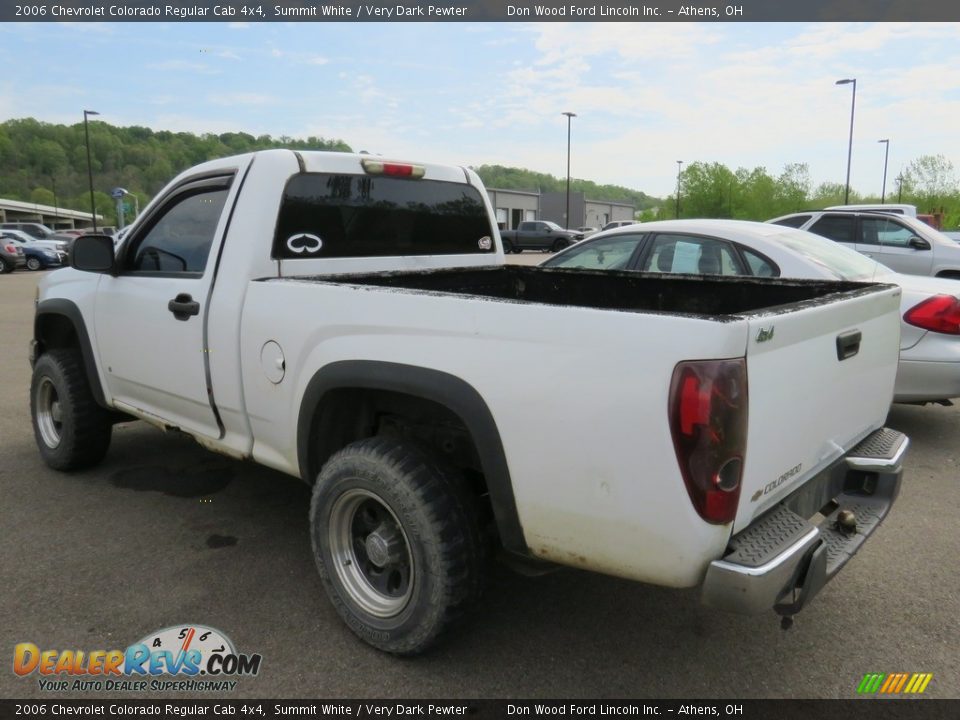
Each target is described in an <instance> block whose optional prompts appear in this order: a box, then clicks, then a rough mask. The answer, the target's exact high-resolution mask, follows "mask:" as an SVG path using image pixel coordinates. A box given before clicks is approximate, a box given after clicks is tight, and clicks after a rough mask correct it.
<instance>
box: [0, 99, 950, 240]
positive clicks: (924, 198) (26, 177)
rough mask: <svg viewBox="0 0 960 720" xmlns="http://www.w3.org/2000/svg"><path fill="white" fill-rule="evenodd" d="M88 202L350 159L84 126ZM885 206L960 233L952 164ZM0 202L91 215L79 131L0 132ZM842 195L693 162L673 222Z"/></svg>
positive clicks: (521, 186)
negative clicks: (932, 216) (188, 181)
mask: <svg viewBox="0 0 960 720" xmlns="http://www.w3.org/2000/svg"><path fill="white" fill-rule="evenodd" d="M88 126H89V132H90V160H91V166H92V170H93V175H94V190H95V192H94V201H95V205H96V208H97V212H98V213H100V214H101V215H103V216H104V224H106V225H113V224H116V217H115V201H114V200H112V199H111V198H110V195H109V190H110V189H111V188H114V187H122V188H125V189H126V190H127V191H129V192H130V193H131V194H133V195H135V196H136V199H137V202H138V203H139V205H140V207H141V208H143V207H145V206H146V204H147V203H148V202H149V200H150V199H151V198H152V197H153V196H154V195H155V194H156V193H157V192H158V191H159V190H160V189H161V188H162V187H163V186H164V185H165V184H166V183H167V182H169V180H170V179H171V178H173V177H174V176H175V175H177V174H178V173H180V172H182V171H183V170H186V169H187V168H189V167H191V166H193V165H196V164H198V163H201V162H204V161H206V160H212V159H214V158H218V157H226V156H228V155H236V154H239V153H245V152H252V151H255V150H267V149H272V148H289V149H292V150H333V151H343V152H350V151H351V148H350V146H349V145H347V143H345V142H344V141H342V140H330V139H326V138H321V137H308V138H306V139H296V138H291V137H287V136H280V137H276V138H275V137H272V136H270V135H260V136H257V137H255V136H253V135H250V134H248V133H243V132H237V133H221V134H219V135H217V134H213V133H205V134H202V135H196V134H194V133H188V132H171V131H167V130H156V131H155V130H152V129H150V128H147V127H140V126H131V127H116V126H113V125H110V124H109V123H106V122H103V121H101V120H96V119H94V120H91V121H90V122H89V123H88ZM474 169H475V170H476V172H477V174H478V175H479V176H480V178H481V179H482V180H483V182H484V184H485V185H486V186H487V187H495V188H501V189H504V190H527V191H541V192H561V191H564V190H565V189H566V179H565V178H558V177H554V176H553V175H549V174H546V173H539V172H535V171H533V170H526V169H523V168H515V167H504V166H502V165H481V166H479V167H476V168H474ZM887 188H888V190H887V196H886V201H887V202H905V203H912V204H915V205H916V206H917V207H918V209H919V210H920V211H921V212H939V211H941V210H942V211H943V213H944V215H945V218H944V227H946V228H953V227H957V226H958V225H960V187H958V181H957V176H956V174H955V172H954V168H953V164H952V163H951V162H950V161H949V160H947V159H946V158H945V157H944V156H942V155H925V156H922V157H920V158H918V159H916V160H914V161H913V162H911V163H910V164H909V166H907V168H906V169H905V170H904V171H903V172H902V173H900V174H899V175H898V176H896V177H890V178H888V182H887ZM570 189H571V191H572V192H582V193H583V194H584V195H585V196H586V197H587V198H589V199H595V200H609V201H613V202H626V203H633V205H634V207H636V208H637V219H639V220H654V219H662V218H671V217H676V214H677V212H676V211H677V202H676V199H677V198H676V195H670V196H668V197H666V198H663V199H659V198H656V197H652V196H650V195H648V194H646V193H644V192H641V191H640V190H634V189H631V188H627V187H623V186H619V185H601V184H597V183H595V182H593V181H590V180H583V179H579V178H575V179H571V182H570ZM0 197H3V198H8V199H11V200H21V201H25V202H35V203H40V204H43V205H51V206H59V207H63V208H70V209H74V210H81V211H89V209H90V196H89V187H88V179H87V146H86V140H85V135H84V126H83V123H82V122H80V123H75V124H73V125H58V124H51V123H44V122H40V121H38V120H35V119H33V118H23V119H18V120H7V121H6V122H3V123H0ZM843 201H844V186H843V185H842V184H840V183H821V184H820V185H818V186H816V187H814V186H813V184H812V182H811V180H810V174H809V169H808V167H807V165H806V164H804V163H793V164H790V165H787V166H786V167H785V168H784V169H783V171H782V172H781V173H780V174H779V175H777V176H773V175H771V174H770V173H769V172H768V171H767V170H766V168H763V167H757V168H754V169H752V170H748V169H746V168H738V169H737V170H731V169H730V168H728V167H727V166H725V165H722V164H720V163H707V162H694V163H691V164H690V165H688V166H687V167H686V168H685V169H684V170H683V171H682V173H681V175H680V203H679V206H680V216H681V217H713V218H737V219H742V220H767V219H770V218H772V217H776V216H778V215H784V214H786V213H791V212H797V211H800V210H809V209H816V208H823V207H826V206H828V205H839V204H842V203H843ZM879 201H880V198H879V197H874V196H871V195H864V194H860V193H858V192H857V191H856V190H855V189H851V192H850V202H851V203H855V202H856V203H862V202H879Z"/></svg>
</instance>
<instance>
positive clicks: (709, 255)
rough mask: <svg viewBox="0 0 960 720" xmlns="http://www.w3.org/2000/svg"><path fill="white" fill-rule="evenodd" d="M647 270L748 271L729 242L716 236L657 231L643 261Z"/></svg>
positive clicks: (709, 272)
mask: <svg viewBox="0 0 960 720" xmlns="http://www.w3.org/2000/svg"><path fill="white" fill-rule="evenodd" d="M642 269H643V270H644V271H645V272H665V273H692V274H695V275H743V274H745V273H744V271H743V268H742V267H741V265H740V263H739V261H738V260H737V257H736V253H734V251H733V248H732V247H731V246H730V243H728V242H726V241H725V240H718V239H717V238H707V237H696V236H689V235H673V234H664V235H658V236H657V237H656V238H655V239H654V241H653V245H652V247H651V248H650V251H649V252H648V253H647V257H646V260H645V261H644V263H643V268H642Z"/></svg>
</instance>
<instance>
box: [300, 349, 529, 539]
mask: <svg viewBox="0 0 960 720" xmlns="http://www.w3.org/2000/svg"><path fill="white" fill-rule="evenodd" d="M343 388H358V389H368V390H387V391H392V392H398V393H403V394H405V395H411V396H414V397H419V398H423V399H425V400H430V401H432V402H435V403H437V404H438V405H442V406H443V407H445V408H447V409H448V410H450V411H451V412H453V413H455V414H456V415H457V416H458V417H459V418H460V419H461V420H462V421H463V423H464V425H466V428H467V431H468V432H469V433H470V435H471V437H472V438H473V441H474V443H475V444H476V447H477V452H478V454H479V456H480V464H481V467H482V469H483V474H484V477H485V479H486V483H487V490H488V491H489V493H490V504H491V506H492V508H493V514H494V518H495V520H496V523H497V529H498V531H499V533H500V540H501V542H502V544H503V546H504V548H505V549H507V550H510V551H512V552H517V553H521V554H524V555H526V554H528V553H529V551H528V549H527V544H526V540H525V539H524V535H523V528H522V526H521V525H520V518H519V516H518V514H517V505H516V500H515V498H514V495H513V485H512V483H511V480H510V469H509V467H508V465H507V457H506V454H505V453H504V450H503V443H502V442H501V440H500V432H499V430H497V425H496V422H495V421H494V419H493V414H492V413H491V412H490V409H489V408H488V407H487V404H486V402H485V401H484V400H483V398H482V397H481V396H480V393H478V392H477V390H476V389H475V388H474V387H473V386H472V385H470V384H469V383H467V382H466V381H464V380H462V379H460V378H458V377H456V376H454V375H450V374H449V373H445V372H442V371H440V370H432V369H429V368H423V367H417V366H414V365H403V364H399V363H391V362H381V361H375V360H346V361H340V362H334V363H330V364H329V365H326V366H324V367H323V368H321V369H320V370H318V371H317V373H316V374H315V375H314V376H313V377H312V378H311V380H310V382H309V383H308V384H307V388H306V390H305V391H304V394H303V399H302V400H301V402H300V414H299V416H298V419H297V461H298V464H299V466H300V476H301V477H302V478H303V479H304V480H305V481H307V482H308V483H312V482H313V478H311V477H310V474H311V473H310V467H309V465H310V444H311V442H313V438H312V437H311V436H312V434H313V428H312V427H311V425H312V420H313V418H314V416H315V413H316V410H317V408H318V407H320V405H321V404H322V403H323V398H324V396H325V395H326V394H327V393H328V392H330V391H331V390H337V389H343Z"/></svg>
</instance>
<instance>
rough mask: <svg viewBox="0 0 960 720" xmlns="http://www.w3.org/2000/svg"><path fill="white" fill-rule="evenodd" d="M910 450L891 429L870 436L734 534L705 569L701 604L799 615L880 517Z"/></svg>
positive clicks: (890, 501) (889, 503)
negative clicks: (770, 610) (722, 553)
mask: <svg viewBox="0 0 960 720" xmlns="http://www.w3.org/2000/svg"><path fill="white" fill-rule="evenodd" d="M909 444H910V441H909V440H908V439H907V436H906V435H904V434H902V433H900V432H897V431H896V430H890V429H888V428H883V429H880V430H877V431H876V432H874V433H872V434H871V435H869V436H868V437H867V438H866V439H864V440H863V441H862V442H861V443H859V444H858V445H857V446H856V447H855V448H853V449H852V450H851V451H850V452H849V453H847V455H846V456H845V457H844V458H842V459H841V460H839V461H838V462H837V463H835V464H834V465H833V466H832V467H830V468H828V469H826V470H825V471H824V472H822V473H821V474H820V475H818V476H817V477H816V478H814V479H812V480H810V481H809V482H807V483H805V484H804V485H803V486H802V487H801V488H799V489H798V490H797V491H796V492H794V493H793V494H791V495H790V496H789V497H787V498H786V499H784V500H783V501H782V502H781V503H779V504H778V505H776V506H775V507H773V508H771V509H770V510H769V511H767V512H766V513H764V515H763V516H761V517H760V518H757V519H756V520H755V521H754V522H752V523H751V524H750V525H749V526H748V527H747V528H744V530H742V531H741V532H739V533H737V534H736V535H734V536H733V537H732V538H731V539H730V543H729V545H728V547H727V552H726V553H725V554H724V556H723V557H722V558H721V559H719V560H714V561H713V562H712V563H710V566H709V568H708V569H707V575H706V578H705V580H704V583H703V594H702V600H703V602H704V603H705V604H707V605H710V606H713V607H717V608H721V609H724V610H729V611H732V612H738V613H747V614H753V613H759V612H762V611H764V610H768V609H770V608H773V609H774V610H776V611H777V612H778V613H780V614H781V615H793V614H795V613H797V612H799V611H800V610H801V608H803V607H804V606H805V605H806V604H807V603H808V602H809V601H810V600H811V599H812V598H813V597H814V596H815V595H816V594H817V593H818V592H819V591H820V590H821V589H822V588H823V586H824V585H825V584H826V583H827V582H828V581H829V580H830V579H831V578H833V576H834V575H836V574H837V573H838V572H839V571H840V568H842V567H843V566H844V565H845V564H846V563H847V561H848V560H849V559H850V558H851V557H852V556H853V555H854V553H856V552H857V550H859V549H860V546H861V545H862V544H863V542H864V541H865V540H866V539H867V538H868V537H869V536H870V535H871V534H872V533H873V531H874V530H876V529H877V527H879V525H880V522H881V521H882V520H883V518H884V517H886V515H887V512H888V511H889V510H890V507H891V506H892V505H893V502H894V500H896V497H897V494H898V493H899V491H900V478H901V474H902V466H901V463H902V459H903V455H904V453H905V452H906V449H907V446H908V445H909ZM848 513H852V514H853V523H851V519H850V516H849V515H848Z"/></svg>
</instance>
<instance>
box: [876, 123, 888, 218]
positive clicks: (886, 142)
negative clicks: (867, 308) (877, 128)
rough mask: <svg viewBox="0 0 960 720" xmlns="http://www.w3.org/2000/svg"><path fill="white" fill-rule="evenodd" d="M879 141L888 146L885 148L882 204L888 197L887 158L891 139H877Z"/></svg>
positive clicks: (881, 192) (881, 193)
mask: <svg viewBox="0 0 960 720" xmlns="http://www.w3.org/2000/svg"><path fill="white" fill-rule="evenodd" d="M877 142H878V143H883V144H884V145H885V146H886V147H885V148H884V149H883V190H881V191H880V204H881V205H883V204H884V203H885V202H886V199H887V160H888V159H889V158H890V140H889V139H888V138H884V139H883V140H877Z"/></svg>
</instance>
